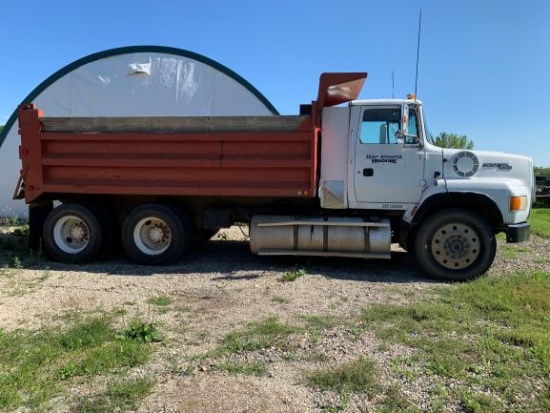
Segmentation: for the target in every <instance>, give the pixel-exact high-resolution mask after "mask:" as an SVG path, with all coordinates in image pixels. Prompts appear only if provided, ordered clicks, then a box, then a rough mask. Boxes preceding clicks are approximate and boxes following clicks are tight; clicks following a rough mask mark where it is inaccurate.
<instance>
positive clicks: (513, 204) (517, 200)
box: [510, 195, 527, 212]
mask: <svg viewBox="0 0 550 413" xmlns="http://www.w3.org/2000/svg"><path fill="white" fill-rule="evenodd" d="M526 209H527V197H526V196H525V195H523V196H512V197H510V212H516V211H525V210H526Z"/></svg>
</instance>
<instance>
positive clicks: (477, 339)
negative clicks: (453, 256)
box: [363, 271, 550, 412]
mask: <svg viewBox="0 0 550 413" xmlns="http://www.w3.org/2000/svg"><path fill="white" fill-rule="evenodd" d="M549 297H550V274H548V273H545V272H541V271H536V272H531V273H522V274H514V275H506V276H504V275H503V276H500V277H485V278H480V279H478V280H476V281H474V282H471V283H468V284H460V285H455V286H451V287H450V288H449V289H446V290H443V291H441V292H440V296H439V297H437V299H435V300H434V299H433V298H432V299H430V300H424V301H419V302H417V303H415V304H409V305H407V306H400V305H391V304H381V305H374V306H372V307H371V308H369V309H367V310H366V311H365V312H364V314H363V324H364V327H365V328H373V329H375V331H376V333H377V335H378V337H379V338H380V339H381V340H382V341H385V342H388V343H398V344H403V345H406V346H409V347H412V348H414V349H416V350H417V351H418V353H416V354H415V355H414V356H411V357H410V358H409V359H408V360H406V363H407V364H408V365H409V367H408V368H404V370H409V371H411V379H412V380H414V378H415V376H417V375H427V376H429V377H432V378H434V380H436V381H437V380H438V379H439V380H441V381H442V382H448V381H453V382H456V383H459V384H457V385H456V386H455V387H453V389H452V391H451V394H450V396H449V397H451V398H453V399H455V400H458V401H459V403H460V404H461V406H462V407H463V409H464V410H465V411H472V412H474V411H505V410H510V411H550V300H549ZM402 362H403V360H402ZM474 389H479V390H474ZM525 395H532V397H526V396H525Z"/></svg>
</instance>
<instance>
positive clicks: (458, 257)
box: [432, 223, 480, 270]
mask: <svg viewBox="0 0 550 413" xmlns="http://www.w3.org/2000/svg"><path fill="white" fill-rule="evenodd" d="M479 252H480V244H479V236H478V234H477V233H476V232H475V231H474V229H473V228H472V227H470V226H468V225H466V224H459V223H454V224H448V225H445V226H443V227H441V228H439V230H437V232H436V233H435V234H434V236H433V238H432V254H433V256H434V258H435V260H436V261H437V262H438V263H439V264H441V265H442V266H443V267H446V268H449V269H453V270H459V269H462V268H466V267H469V266H470V265H472V264H473V263H474V262H475V261H476V259H477V257H478V256H479Z"/></svg>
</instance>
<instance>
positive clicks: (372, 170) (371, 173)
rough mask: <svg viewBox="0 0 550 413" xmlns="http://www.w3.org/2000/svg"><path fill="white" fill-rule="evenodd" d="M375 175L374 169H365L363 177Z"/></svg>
mask: <svg viewBox="0 0 550 413" xmlns="http://www.w3.org/2000/svg"><path fill="white" fill-rule="evenodd" d="M373 175H374V169H372V168H365V169H363V176H373Z"/></svg>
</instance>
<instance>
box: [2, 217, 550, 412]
mask: <svg viewBox="0 0 550 413" xmlns="http://www.w3.org/2000/svg"><path fill="white" fill-rule="evenodd" d="M519 245H520V246H519V247H516V246H508V245H502V244H501V245H499V247H500V248H499V252H498V253H497V259H496V261H495V264H494V265H493V267H492V268H491V270H490V273H489V276H498V274H500V273H503V272H507V271H511V270H514V269H517V268H525V269H534V268H542V269H545V270H547V271H550V264H549V263H548V262H549V261H548V259H543V260H541V259H539V258H540V257H545V258H547V257H546V253H547V251H548V250H549V249H548V247H549V243H548V242H547V241H545V240H542V239H538V238H536V237H533V239H532V240H531V241H530V242H529V243H525V244H519ZM299 271H301V274H302V276H300V277H298V278H297V279H296V280H295V281H292V282H282V278H283V275H284V274H285V272H287V273H288V272H299ZM446 286H447V284H444V283H439V282H435V281H432V280H430V279H427V278H426V277H425V276H424V274H423V272H422V270H421V269H420V267H419V266H418V265H417V263H416V261H415V259H414V258H413V257H412V256H410V255H409V254H407V253H405V252H404V251H402V250H399V249H398V248H395V251H393V253H392V260H388V261H381V260H372V261H365V260H357V259H320V258H296V257H283V258H281V257H258V256H254V255H252V254H250V252H249V246H248V243H247V242H246V241H244V236H243V235H242V234H241V231H240V230H239V229H238V228H235V227H234V228H232V229H231V230H227V231H226V232H224V233H222V234H218V235H217V236H215V237H213V239H212V240H211V241H209V242H206V243H204V244H203V245H201V246H200V247H199V248H198V249H196V250H195V251H194V252H193V253H192V254H191V255H190V256H188V257H187V258H186V259H185V260H182V261H181V262H180V263H178V264H177V265H173V266H167V267H142V266H135V265H132V264H131V263H130V262H129V261H127V260H126V259H125V257H123V256H115V257H114V258H110V259H109V260H107V261H102V262H98V263H94V264H88V265H81V266H79V265H68V264H60V263H55V262H43V261H42V262H39V263H37V264H36V265H34V266H31V267H30V268H26V269H22V270H18V271H17V275H16V276H10V277H7V276H4V277H1V278H0V329H3V330H11V329H16V328H25V329H35V328H40V327H41V326H43V325H49V324H52V323H56V322H58V320H59V316H60V315H62V314H65V313H67V312H69V311H77V312H84V313H87V312H90V313H94V312H101V311H104V312H113V311H117V310H120V309H121V308H124V309H125V310H127V311H128V312H129V314H128V316H127V317H128V318H130V317H132V316H134V315H139V316H140V317H141V318H143V319H145V320H150V321H151V322H154V323H155V324H156V325H158V326H159V329H160V330H161V331H162V332H163V333H164V335H165V340H164V342H163V343H161V344H158V345H157V346H158V348H157V350H156V351H155V353H154V355H153V357H152V359H151V361H150V362H149V363H148V364H147V365H145V366H141V367H140V368H138V369H137V370H136V371H134V372H131V374H141V375H149V376H151V377H153V378H154V379H155V380H156V384H155V387H154V392H153V393H152V394H151V395H150V396H149V397H148V398H147V399H145V400H144V401H143V403H142V404H141V407H140V409H139V412H197V413H198V412H208V413H210V412H320V411H323V409H324V410H326V409H327V406H334V405H337V404H338V402H339V396H338V395H336V394H334V395H333V394H330V392H328V393H327V392H319V391H317V390H315V389H312V388H310V387H308V386H306V383H305V379H304V374H305V373H306V372H307V371H312V370H315V369H316V368H319V367H323V366H327V365H336V364H338V363H342V362H345V361H349V360H353V359H356V358H357V357H359V356H361V355H366V356H369V357H372V358H373V359H374V360H376V362H377V364H378V366H379V369H380V376H379V381H380V383H381V384H382V385H387V384H388V383H387V381H388V380H389V379H388V377H389V374H387V373H388V372H389V369H390V366H389V360H390V359H394V358H395V357H398V356H400V355H406V354H407V353H408V352H410V351H411V350H410V349H405V348H401V347H399V346H391V345H390V346H384V345H383V343H380V342H379V341H378V339H377V338H376V337H375V336H374V334H372V333H371V332H368V331H367V332H365V333H364V334H362V335H361V336H360V337H358V338H355V339H353V340H352V339H350V337H349V334H348V333H347V332H346V331H345V328H344V327H342V326H339V327H334V328H327V329H325V330H323V331H322V332H321V334H320V337H316V339H315V340H313V338H312V337H310V336H308V334H294V335H291V336H290V338H289V339H288V340H290V341H292V343H289V344H290V347H291V348H293V349H294V350H293V352H292V354H287V353H285V350H284V349H281V348H275V347H274V348H268V349H265V350H261V351H259V352H258V351H257V352H254V353H253V354H248V353H243V354H235V355H234V357H236V358H237V359H238V360H240V361H247V362H254V361H261V362H262V363H265V364H266V366H267V374H264V375H261V376H256V375H243V374H231V373H229V372H227V371H223V370H220V369H217V368H216V367H215V361H213V360H211V359H209V358H208V357H206V358H204V357H203V358H200V357H198V358H197V357H193V356H200V355H204V354H206V353H207V352H208V351H211V350H213V349H214V348H216V346H218V345H219V343H220V342H221V340H222V339H223V338H224V337H225V336H226V335H227V334H228V333H229V332H231V331H236V330H239V329H242V328H244V327H245V326H246V325H247V323H249V322H251V321H262V320H265V319H267V318H268V317H277V318H278V320H279V321H280V322H289V323H292V324H299V323H300V322H303V320H304V319H305V317H308V316H319V317H321V318H327V319H329V318H330V317H340V318H343V319H349V320H350V321H353V320H355V319H357V317H358V316H360V314H361V310H362V309H364V308H367V307H368V306H369V305H370V304H372V303H382V302H383V303H387V302H396V303H406V302H407V301H409V300H415V299H418V298H420V297H423V296H424V295H425V294H426V293H429V291H428V290H429V289H431V288H433V287H436V288H438V287H441V288H446ZM158 297H169V299H170V300H169V301H170V302H169V304H168V305H166V306H157V305H154V304H152V303H151V300H152V299H155V298H158ZM399 386H400V388H401V391H402V392H403V395H404V397H407V398H410V399H411V400H413V401H414V402H415V404H416V405H417V406H418V407H420V408H422V406H424V407H426V406H428V403H429V397H430V396H429V388H428V387H429V383H422V382H416V383H405V382H403V383H399ZM375 404H376V397H374V398H373V399H371V400H369V399H368V398H366V397H355V396H352V397H351V398H350V400H349V405H348V407H347V409H346V410H345V411H347V412H361V411H372V409H373V406H374V405H375Z"/></svg>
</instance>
